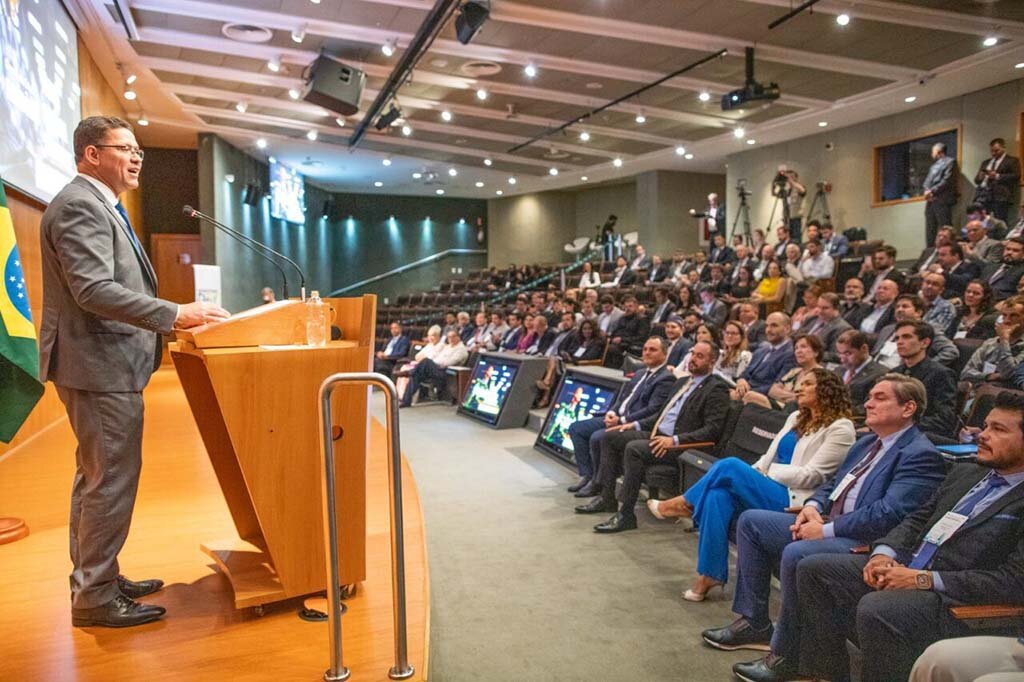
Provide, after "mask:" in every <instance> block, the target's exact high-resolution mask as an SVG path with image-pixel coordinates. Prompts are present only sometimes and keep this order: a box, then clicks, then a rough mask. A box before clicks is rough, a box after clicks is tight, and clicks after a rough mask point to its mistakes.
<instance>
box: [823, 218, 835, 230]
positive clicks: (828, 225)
mask: <svg viewBox="0 0 1024 682" xmlns="http://www.w3.org/2000/svg"><path fill="white" fill-rule="evenodd" d="M821 229H823V230H835V229H836V228H835V227H833V226H832V223H831V222H829V221H828V220H826V221H825V222H823V223H822V224H821Z"/></svg>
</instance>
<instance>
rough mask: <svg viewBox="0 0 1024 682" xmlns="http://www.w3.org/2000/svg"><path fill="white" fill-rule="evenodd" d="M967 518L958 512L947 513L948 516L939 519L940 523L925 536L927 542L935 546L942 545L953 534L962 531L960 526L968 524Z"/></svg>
mask: <svg viewBox="0 0 1024 682" xmlns="http://www.w3.org/2000/svg"><path fill="white" fill-rule="evenodd" d="M967 518H968V517H967V516H966V515H964V514H957V513H956V512H946V515H945V516H943V517H942V518H941V519H939V522H938V523H936V524H935V525H934V526H932V529H931V530H930V531H928V534H927V535H925V536H924V541H925V542H930V543H932V544H933V545H941V544H942V543H943V542H945V541H946V540H948V539H949V538H950V537H951V536H952V535H953V533H955V532H957V531H958V530H960V526H962V525H964V524H965V523H967Z"/></svg>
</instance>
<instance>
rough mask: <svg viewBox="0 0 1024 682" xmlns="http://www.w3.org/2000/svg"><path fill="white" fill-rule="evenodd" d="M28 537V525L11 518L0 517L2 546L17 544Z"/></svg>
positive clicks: (0, 541)
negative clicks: (11, 543) (10, 543)
mask: <svg viewBox="0 0 1024 682" xmlns="http://www.w3.org/2000/svg"><path fill="white" fill-rule="evenodd" d="M27 535H28V524H26V523H25V522H24V521H22V520H21V519H16V518H13V517H10V516H4V517H0V545H6V544H7V543H9V542H16V541H18V540H20V539H22V538H23V537H26V536H27Z"/></svg>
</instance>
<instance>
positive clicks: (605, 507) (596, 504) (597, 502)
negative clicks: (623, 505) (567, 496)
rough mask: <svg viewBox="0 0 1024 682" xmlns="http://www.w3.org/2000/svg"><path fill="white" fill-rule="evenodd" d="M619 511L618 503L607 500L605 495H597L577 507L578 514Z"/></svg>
mask: <svg viewBox="0 0 1024 682" xmlns="http://www.w3.org/2000/svg"><path fill="white" fill-rule="evenodd" d="M617 511H619V505H618V503H617V502H605V501H604V498H603V497H595V498H594V499H592V500H591V501H590V502H587V503H586V504H581V505H580V506H578V507H576V513H577V514H601V513H603V512H617Z"/></svg>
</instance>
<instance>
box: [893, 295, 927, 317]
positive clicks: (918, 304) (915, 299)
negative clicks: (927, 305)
mask: <svg viewBox="0 0 1024 682" xmlns="http://www.w3.org/2000/svg"><path fill="white" fill-rule="evenodd" d="M900 301H910V305H912V306H914V310H916V311H917V312H919V313H924V299H923V298H921V297H920V296H918V295H917V294H900V295H899V296H897V297H896V302H897V303H899V302H900Z"/></svg>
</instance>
